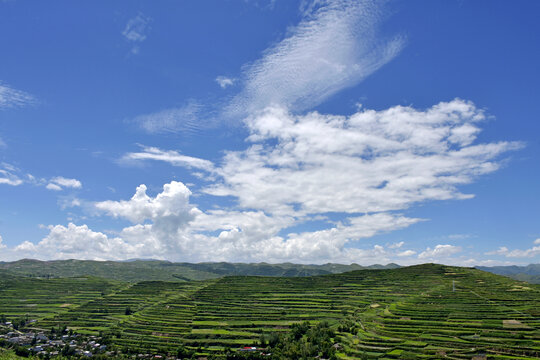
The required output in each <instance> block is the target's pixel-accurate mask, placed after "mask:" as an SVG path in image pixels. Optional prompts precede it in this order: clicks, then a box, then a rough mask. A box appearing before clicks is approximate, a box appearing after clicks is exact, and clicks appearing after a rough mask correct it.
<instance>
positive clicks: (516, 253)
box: [486, 239, 540, 258]
mask: <svg viewBox="0 0 540 360" xmlns="http://www.w3.org/2000/svg"><path fill="white" fill-rule="evenodd" d="M533 244H534V245H539V246H533V247H531V248H530V249H525V250H520V249H514V250H510V249H508V248H507V247H506V246H501V247H499V248H498V249H497V250H495V251H490V252H488V253H486V255H501V256H505V257H509V258H532V257H535V256H540V239H536V240H535V241H534V242H533Z"/></svg>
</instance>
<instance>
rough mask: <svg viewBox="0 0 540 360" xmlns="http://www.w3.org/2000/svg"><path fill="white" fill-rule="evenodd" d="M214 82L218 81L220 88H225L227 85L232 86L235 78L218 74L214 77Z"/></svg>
mask: <svg viewBox="0 0 540 360" xmlns="http://www.w3.org/2000/svg"><path fill="white" fill-rule="evenodd" d="M216 82H217V83H218V85H219V86H220V87H221V88H222V89H226V88H228V87H229V86H233V85H234V83H235V82H236V79H234V78H230V77H226V76H218V77H217V78H216Z"/></svg>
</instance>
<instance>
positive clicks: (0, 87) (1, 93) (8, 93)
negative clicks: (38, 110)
mask: <svg viewBox="0 0 540 360" xmlns="http://www.w3.org/2000/svg"><path fill="white" fill-rule="evenodd" d="M35 103H36V98H35V97H34V96H32V95H30V94H28V93H26V92H24V91H21V90H17V89H14V88H12V87H10V86H9V85H6V84H3V83H2V82H0V110H2V109H8V108H16V107H23V106H27V105H33V104H35Z"/></svg>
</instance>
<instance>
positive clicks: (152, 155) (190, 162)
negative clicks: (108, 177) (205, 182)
mask: <svg viewBox="0 0 540 360" xmlns="http://www.w3.org/2000/svg"><path fill="white" fill-rule="evenodd" d="M145 160H155V161H164V162H167V163H169V164H171V165H173V166H182V167H187V168H195V169H201V170H206V171H209V172H210V171H212V170H213V168H214V165H213V164H212V162H211V161H208V160H204V159H199V158H195V157H191V156H186V155H182V154H180V153H178V152H177V151H172V150H169V151H166V150H161V149H158V148H156V147H150V146H142V151H140V152H133V153H127V154H125V155H124V156H123V157H122V158H121V159H120V161H121V162H124V163H129V162H132V161H135V162H136V161H145Z"/></svg>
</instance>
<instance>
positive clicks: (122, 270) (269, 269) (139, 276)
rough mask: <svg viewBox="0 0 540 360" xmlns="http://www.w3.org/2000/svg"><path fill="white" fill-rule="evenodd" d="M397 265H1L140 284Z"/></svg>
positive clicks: (22, 271) (42, 274)
mask: <svg viewBox="0 0 540 360" xmlns="http://www.w3.org/2000/svg"><path fill="white" fill-rule="evenodd" d="M398 267H400V266H399V265H397V264H388V265H378V264H376V265H371V266H361V265H358V264H351V265H343V264H331V263H329V264H324V265H301V264H291V263H282V264H268V263H251V264H246V263H227V262H208V263H197V264H193V263H173V262H169V261H162V260H139V259H134V260H128V261H91V260H54V261H40V260H32V259H23V260H18V261H14V262H0V269H3V270H6V271H8V272H10V273H13V274H17V275H24V276H31V277H39V278H56V277H76V276H97V277H102V278H107V279H114V280H121V281H130V282H139V281H149V280H162V281H188V280H206V279H214V278H219V277H223V276H228V275H257V276H283V277H299V276H314V275H325V274H337V273H343V272H347V271H353V270H363V269H395V268H398Z"/></svg>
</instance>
